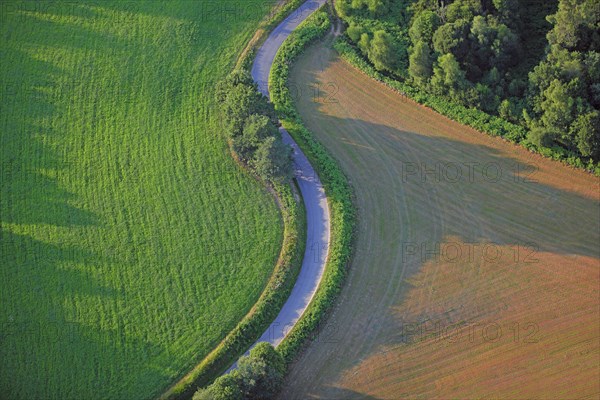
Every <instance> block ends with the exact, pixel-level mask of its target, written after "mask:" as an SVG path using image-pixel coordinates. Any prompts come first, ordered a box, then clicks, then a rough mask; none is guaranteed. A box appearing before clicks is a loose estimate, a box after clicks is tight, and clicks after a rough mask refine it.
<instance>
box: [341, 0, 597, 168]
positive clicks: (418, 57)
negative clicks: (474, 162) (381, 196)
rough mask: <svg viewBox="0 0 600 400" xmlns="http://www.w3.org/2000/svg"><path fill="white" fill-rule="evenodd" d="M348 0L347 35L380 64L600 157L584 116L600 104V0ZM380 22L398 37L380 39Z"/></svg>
mask: <svg viewBox="0 0 600 400" xmlns="http://www.w3.org/2000/svg"><path fill="white" fill-rule="evenodd" d="M346 3H347V5H348V9H347V12H346V13H345V14H344V15H343V16H342V18H344V19H345V20H346V21H347V22H348V23H349V24H350V28H349V31H348V35H349V37H350V38H351V39H352V41H353V42H354V43H356V44H357V46H358V48H359V49H360V51H361V52H362V54H363V55H364V56H365V57H366V58H367V59H368V60H369V61H370V62H371V63H372V65H373V66H374V67H375V69H376V70H378V71H383V72H385V73H388V74H390V77H394V78H397V79H400V80H405V79H407V78H409V82H411V83H413V84H415V85H416V86H418V87H419V88H420V89H422V90H426V91H428V92H430V93H432V94H435V95H437V96H440V97H445V98H446V100H450V101H453V102H458V103H460V104H462V105H464V106H467V107H478V108H480V109H482V110H483V111H485V112H488V113H491V114H496V115H500V116H501V117H503V118H507V119H508V120H509V121H510V122H513V123H517V124H520V125H522V126H523V127H525V128H528V129H535V130H536V131H540V130H541V131H543V132H547V134H545V135H544V140H535V142H536V143H550V145H551V146H553V147H556V146H560V147H562V148H564V149H565V151H566V152H567V153H569V154H570V152H578V153H579V154H580V155H582V156H584V157H591V158H592V159H593V160H595V161H598V157H599V155H598V152H597V151H595V150H593V149H595V148H596V145H595V144H594V143H595V142H594V141H595V137H596V136H595V133H594V132H595V131H596V129H595V127H594V129H591V127H592V125H591V124H589V123H586V124H584V123H583V122H582V120H581V119H579V115H585V114H587V113H591V112H593V111H600V109H599V107H600V72H599V71H600V29H599V27H600V7H598V4H597V1H596V0H554V1H551V2H536V1H534V0H524V1H522V2H520V1H518V0H486V1H481V0H454V1H451V2H439V1H437V0H416V1H414V2H406V1H391V2H390V3H389V7H388V8H389V10H390V11H389V12H388V13H386V14H381V15H373V14H365V13H364V12H361V10H362V8H360V7H359V8H358V9H357V8H354V7H353V2H352V1H348V2H346ZM357 4H358V3H357ZM556 4H558V9H557V8H556ZM355 5H356V4H355ZM406 15H411V18H410V23H409V24H406ZM546 16H548V17H547V19H548V21H549V22H548V21H546V20H545V17H546ZM394 24H396V26H394ZM382 27H383V29H382ZM550 28H551V29H550ZM378 30H384V31H385V32H388V33H390V34H391V36H390V37H391V40H390V41H387V40H381V39H382V37H379V38H378V40H377V41H375V33H376V32H377V31H378ZM546 36H547V38H546ZM383 38H384V39H388V37H383ZM403 40H408V41H410V43H405V42H403ZM374 42H375V43H374ZM389 44H392V45H395V49H394V46H388V45H389ZM547 45H549V46H547ZM546 47H547V48H548V51H547V54H545V55H544V48H546ZM390 49H391V50H390ZM405 55H407V57H406V56H405ZM542 57H543V59H542ZM536 64H537V65H536ZM551 86H552V87H551ZM523 111H525V112H526V114H523ZM522 115H527V118H524V117H523V116H522ZM577 119H579V121H578V125H577V127H573V126H572V125H573V124H574V123H575V121H576V120H577ZM584 126H585V127H586V128H585V129H584V128H583V127H584ZM548 132H549V133H548ZM521 136H523V137H524V136H525V135H521ZM541 136H542V135H540V134H535V135H533V136H532V137H536V138H537V137H541ZM585 140H589V141H590V143H588V144H587V145H586V144H584V143H583V142H584V141H585ZM531 143H533V142H531ZM552 151H554V150H552ZM553 154H554V153H553ZM569 157H571V156H568V157H567V158H569ZM578 164H585V163H578Z"/></svg>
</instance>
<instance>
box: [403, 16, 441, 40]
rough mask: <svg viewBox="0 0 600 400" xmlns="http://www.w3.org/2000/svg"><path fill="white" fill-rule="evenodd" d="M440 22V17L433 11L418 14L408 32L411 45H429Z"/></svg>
mask: <svg viewBox="0 0 600 400" xmlns="http://www.w3.org/2000/svg"><path fill="white" fill-rule="evenodd" d="M440 22H441V21H440V17H438V15H437V14H436V13H434V12H433V11H424V12H422V13H420V14H418V15H417V16H416V17H415V19H414V20H413V23H412V25H411V27H410V29H409V31H408V34H409V36H410V39H411V40H412V42H413V43H418V42H423V43H425V44H427V45H429V44H430V43H431V40H432V39H433V33H434V32H435V31H436V29H437V28H438V26H439V25H440Z"/></svg>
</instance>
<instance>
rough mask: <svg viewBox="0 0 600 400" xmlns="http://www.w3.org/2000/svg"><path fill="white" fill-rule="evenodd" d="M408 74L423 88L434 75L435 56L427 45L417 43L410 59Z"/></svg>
mask: <svg viewBox="0 0 600 400" xmlns="http://www.w3.org/2000/svg"><path fill="white" fill-rule="evenodd" d="M408 73H409V74H410V76H411V77H412V78H413V79H414V80H415V82H416V83H417V84H418V85H420V86H423V85H424V84H425V83H427V82H428V81H429V78H430V77H431V75H432V73H433V54H432V53H431V49H430V48H429V46H428V45H427V44H426V43H423V42H417V44H416V45H415V47H414V49H413V51H412V54H411V55H410V58H409V66H408Z"/></svg>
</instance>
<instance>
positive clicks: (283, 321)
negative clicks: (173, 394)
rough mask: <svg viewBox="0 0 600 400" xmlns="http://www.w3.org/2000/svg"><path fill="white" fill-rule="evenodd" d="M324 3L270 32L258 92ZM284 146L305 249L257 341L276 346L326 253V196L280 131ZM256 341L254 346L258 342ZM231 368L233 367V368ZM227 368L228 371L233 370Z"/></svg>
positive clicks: (313, 1) (256, 73) (259, 60)
mask: <svg viewBox="0 0 600 400" xmlns="http://www.w3.org/2000/svg"><path fill="white" fill-rule="evenodd" d="M325 1H326V0H309V1H307V2H305V3H303V4H302V5H301V6H300V7H299V8H298V9H297V10H296V11H294V12H293V13H292V14H290V16H288V17H287V18H286V19H285V20H284V21H283V22H282V23H281V24H279V26H277V28H275V30H273V31H272V32H271V34H270V35H269V37H268V38H267V40H266V41H265V43H264V44H263V45H262V47H261V48H260V49H259V50H258V52H257V55H256V58H255V60H254V64H253V66H252V78H253V79H254V81H255V82H257V83H258V85H259V90H260V91H261V93H263V94H264V95H266V96H267V97H268V96H269V90H268V81H269V72H270V71H271V67H272V65H273V60H274V59H275V54H276V53H277V50H278V49H279V47H280V46H281V44H282V43H283V42H284V40H285V39H286V38H287V37H288V36H289V35H290V33H291V32H293V31H294V29H296V27H297V26H298V25H299V24H300V23H301V22H302V21H304V20H305V19H306V18H308V17H309V16H310V15H311V14H312V13H313V12H314V11H316V10H317V9H318V8H319V7H320V6H322V5H323V4H324V3H325ZM280 131H281V134H282V136H283V141H284V143H287V144H289V145H290V146H291V147H292V149H293V151H294V154H293V158H294V168H295V175H296V180H297V182H298V186H299V187H300V192H301V193H302V197H303V199H304V206H305V208H306V220H307V221H306V222H307V223H306V229H307V235H306V250H305V253H304V259H303V261H302V269H301V270H300V274H299V275H298V279H297V281H296V284H295V285H294V288H293V289H292V293H291V294H290V297H289V298H288V299H287V301H286V303H285V304H284V306H283V308H282V309H281V311H280V312H279V315H278V316H277V318H276V319H275V321H273V323H272V324H271V325H270V326H269V328H268V329H267V330H266V331H265V332H264V333H263V335H262V336H261V337H260V339H259V340H258V342H269V343H271V344H272V345H273V346H277V345H278V344H279V343H281V341H282V340H283V338H284V337H285V336H286V334H287V333H288V332H289V331H290V330H291V328H292V327H293V326H294V325H295V324H296V322H297V321H298V319H299V318H300V317H301V316H302V314H303V313H304V311H305V310H306V308H307V307H308V304H309V303H310V301H311V300H312V298H313V296H314V294H315V292H316V291H317V288H318V287H319V283H320V282H321V277H322V276H323V271H324V269H325V262H326V261H327V255H328V252H329V227H330V218H329V208H328V205H327V197H326V196H325V191H324V189H323V185H322V184H321V181H320V179H319V177H318V176H317V174H316V172H315V170H314V169H313V167H312V166H311V165H310V162H309V161H308V159H307V158H306V156H305V155H304V153H302V151H301V150H300V148H299V147H298V145H297V144H296V142H294V140H293V139H292V137H291V136H290V135H289V134H288V133H287V132H286V130H285V129H283V128H280ZM258 342H257V343H258ZM232 368H235V366H233V367H232ZM232 368H230V369H232Z"/></svg>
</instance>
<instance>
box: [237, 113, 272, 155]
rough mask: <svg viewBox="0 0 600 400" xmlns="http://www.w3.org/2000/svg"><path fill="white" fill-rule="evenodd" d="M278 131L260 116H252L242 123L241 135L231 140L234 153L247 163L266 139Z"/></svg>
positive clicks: (264, 117)
mask: <svg viewBox="0 0 600 400" xmlns="http://www.w3.org/2000/svg"><path fill="white" fill-rule="evenodd" d="M277 135H278V131H277V128H276V127H275V125H273V123H272V122H271V120H270V119H269V118H268V117H267V116H265V115H261V114H252V115H250V116H249V117H248V118H247V119H246V121H245V122H244V128H243V130H242V134H241V135H240V136H237V137H236V138H234V140H233V147H234V150H235V151H236V153H237V154H238V155H239V156H240V157H241V158H242V159H243V160H244V161H248V159H250V158H251V157H252V155H253V154H254V152H255V151H256V149H258V147H259V146H260V143H261V142H263V141H264V140H265V139H266V138H267V137H270V136H277Z"/></svg>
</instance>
